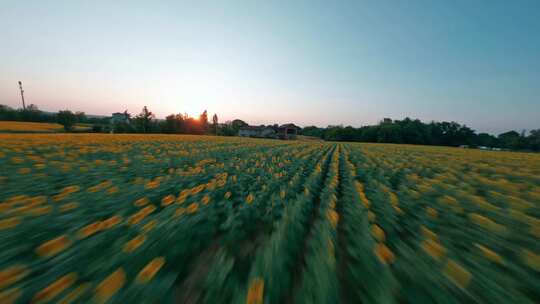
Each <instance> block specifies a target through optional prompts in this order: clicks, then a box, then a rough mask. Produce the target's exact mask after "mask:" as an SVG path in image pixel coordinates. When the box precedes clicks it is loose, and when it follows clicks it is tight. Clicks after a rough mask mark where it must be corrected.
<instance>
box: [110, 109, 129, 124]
mask: <svg viewBox="0 0 540 304" xmlns="http://www.w3.org/2000/svg"><path fill="white" fill-rule="evenodd" d="M115 123H129V114H128V113H127V112H124V113H120V112H116V113H112V116H111V124H115Z"/></svg>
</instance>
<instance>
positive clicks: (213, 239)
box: [0, 134, 540, 304]
mask: <svg viewBox="0 0 540 304" xmlns="http://www.w3.org/2000/svg"><path fill="white" fill-rule="evenodd" d="M0 168H1V170H0V303H250V304H252V303H253V304H254V303H538V301H539V299H540V155H538V154H532V153H515V152H490V151H479V150H469V149H459V148H443V147H426V146H408V145H391V144H359V143H329V142H317V141H305V142H303V141H277V140H262V139H246V138H226V137H212V136H187V135H185V136H180V135H110V134H0Z"/></svg>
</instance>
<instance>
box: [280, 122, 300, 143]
mask: <svg viewBox="0 0 540 304" xmlns="http://www.w3.org/2000/svg"><path fill="white" fill-rule="evenodd" d="M299 129H300V127H298V126H296V125H295V124H292V123H289V124H284V125H281V126H279V127H278V132H277V133H278V138H281V139H296V136H297V135H298V130H299Z"/></svg>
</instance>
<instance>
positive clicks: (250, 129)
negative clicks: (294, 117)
mask: <svg viewBox="0 0 540 304" xmlns="http://www.w3.org/2000/svg"><path fill="white" fill-rule="evenodd" d="M238 136H242V137H265V138H275V137H276V130H274V128H273V127H265V126H245V127H241V128H240V129H238Z"/></svg>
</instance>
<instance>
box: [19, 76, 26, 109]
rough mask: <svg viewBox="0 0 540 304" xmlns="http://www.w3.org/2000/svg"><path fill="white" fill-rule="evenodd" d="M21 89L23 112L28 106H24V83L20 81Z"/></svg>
mask: <svg viewBox="0 0 540 304" xmlns="http://www.w3.org/2000/svg"><path fill="white" fill-rule="evenodd" d="M19 89H20V90H21V99H22V107H23V110H26V105H25V104H24V90H23V88H22V81H20V80H19Z"/></svg>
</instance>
